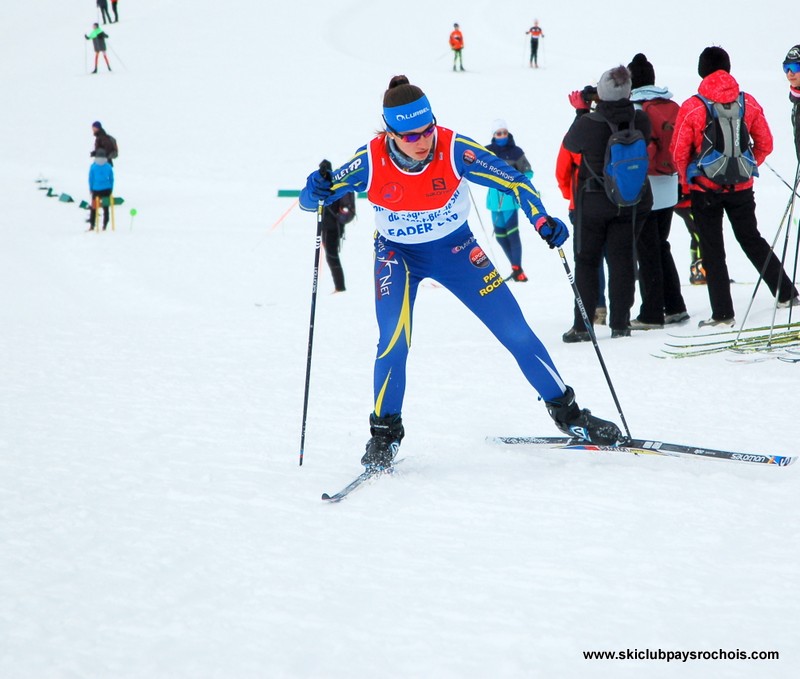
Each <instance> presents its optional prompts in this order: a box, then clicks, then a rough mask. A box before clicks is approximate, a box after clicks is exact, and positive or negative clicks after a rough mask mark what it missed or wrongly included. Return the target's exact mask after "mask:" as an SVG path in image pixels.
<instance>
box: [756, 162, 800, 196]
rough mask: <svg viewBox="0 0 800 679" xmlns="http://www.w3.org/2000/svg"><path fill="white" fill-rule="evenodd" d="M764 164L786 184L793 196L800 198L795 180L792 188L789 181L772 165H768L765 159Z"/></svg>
mask: <svg viewBox="0 0 800 679" xmlns="http://www.w3.org/2000/svg"><path fill="white" fill-rule="evenodd" d="M764 165H766V166H767V167H768V168H769V169H770V170H772V173H773V174H774V175H775V176H776V177H777V178H778V179H780V180H781V181H782V182H783V183H784V184H785V185H786V188H787V189H789V190H790V191H791V192H792V193H793V194H794V195H795V196H797V197H798V198H800V194H799V193H797V182H795V183H794V188H792V185H791V184H790V183H789V182H787V181H786V180H785V179H784V178H783V177H781V176H780V175H779V174H778V171H777V170H776V169H775V168H774V167H772V165H770V164H769V163H768V162H767V161H766V160H765V161H764Z"/></svg>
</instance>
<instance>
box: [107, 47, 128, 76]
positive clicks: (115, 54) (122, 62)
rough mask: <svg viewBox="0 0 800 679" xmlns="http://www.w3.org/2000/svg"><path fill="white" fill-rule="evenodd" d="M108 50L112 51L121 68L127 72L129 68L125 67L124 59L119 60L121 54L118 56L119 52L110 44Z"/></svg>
mask: <svg viewBox="0 0 800 679" xmlns="http://www.w3.org/2000/svg"><path fill="white" fill-rule="evenodd" d="M108 49H110V50H111V51H112V52H113V53H114V56H115V57H116V58H117V61H118V62H119V63H120V66H122V68H124V69H125V70H126V71H127V70H128V67H127V66H126V65H125V62H124V61H122V59H120V58H119V54H117V50H115V49H114V48H113V47H112V46H111V45H110V44H109V46H108Z"/></svg>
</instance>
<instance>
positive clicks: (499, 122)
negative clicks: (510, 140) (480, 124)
mask: <svg viewBox="0 0 800 679" xmlns="http://www.w3.org/2000/svg"><path fill="white" fill-rule="evenodd" d="M497 130H506V131H508V125H506V121H505V120H503V119H502V118H496V119H495V120H493V121H492V136H493V137H494V133H495V132H497Z"/></svg>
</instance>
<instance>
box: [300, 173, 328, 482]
mask: <svg viewBox="0 0 800 679" xmlns="http://www.w3.org/2000/svg"><path fill="white" fill-rule="evenodd" d="M332 170H333V167H332V166H331V163H330V161H328V160H323V161H322V162H321V163H320V164H319V172H320V174H321V175H322V176H323V177H324V178H325V179H329V178H330V176H331V171H332ZM324 209H325V201H322V200H320V201H319V204H318V205H317V237H316V240H315V241H314V278H313V283H312V285H311V319H310V321H309V323H308V354H307V357H306V386H305V392H304V394H303V426H302V429H301V430H300V466H301V467H302V466H303V455H304V453H305V446H306V418H307V416H308V390H309V386H310V384H311V349H312V347H313V346H314V316H315V314H316V310H317V281H318V280H319V251H320V248H321V246H322V211H323V210H324Z"/></svg>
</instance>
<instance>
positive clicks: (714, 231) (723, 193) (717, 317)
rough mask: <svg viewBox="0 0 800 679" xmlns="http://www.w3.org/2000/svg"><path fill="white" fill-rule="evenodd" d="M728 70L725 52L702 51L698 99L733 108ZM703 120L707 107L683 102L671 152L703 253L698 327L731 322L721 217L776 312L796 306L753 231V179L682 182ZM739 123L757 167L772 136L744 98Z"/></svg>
mask: <svg viewBox="0 0 800 679" xmlns="http://www.w3.org/2000/svg"><path fill="white" fill-rule="evenodd" d="M730 70H731V62H730V57H729V56H728V53H727V52H726V51H725V50H724V49H722V48H721V47H706V48H705V49H704V50H703V52H702V53H701V54H700V59H699V61H698V66H697V73H698V75H699V76H700V77H701V78H702V79H703V80H702V82H701V83H700V86H699V87H698V90H697V91H698V94H699V95H701V96H702V97H705V98H706V99H707V100H709V101H711V102H717V103H725V104H727V103H733V102H735V101H736V100H737V98H738V97H739V91H740V90H739V84H738V83H737V82H736V80H735V78H734V77H733V76H732V75H731V74H730ZM706 115H707V109H706V104H705V103H704V101H703V100H702V99H701V98H700V97H698V96H692V97H689V99H687V100H686V101H685V102H683V104H682V105H681V110H680V111H679V113H678V119H677V121H676V123H675V134H674V136H673V138H672V145H671V147H670V148H671V149H672V155H673V158H674V160H675V166H676V168H677V170H678V176H679V181H680V184H681V187H682V189H683V191H684V192H686V193H689V192H690V191H691V203H692V215H693V216H694V222H695V226H696V228H697V233H698V235H699V236H700V249H701V250H702V252H703V267H704V268H705V272H706V280H707V283H708V297H709V301H710V303H711V318H709V319H708V320H705V321H700V324H699V327H704V326H718V325H725V326H732V325H734V323H735V322H736V321H735V319H734V309H733V300H732V298H731V285H730V277H729V275H728V266H727V263H726V261H725V244H724V241H723V237H722V218H723V213H724V214H725V215H727V217H728V220H729V221H730V223H731V227H732V228H733V234H734V236H735V237H736V240H737V241H738V242H739V245H740V246H741V248H742V250H743V251H744V253H745V254H746V255H747V258H748V259H749V260H750V262H751V263H752V264H753V266H754V267H755V269H756V270H757V271H759V272H762V271H763V277H764V282H765V283H766V284H767V286H768V287H769V289H770V291H771V292H772V294H773V295H775V296H776V297H777V298H778V306H782V307H786V306H789V305H796V304H797V303H798V293H797V290H796V289H795V287H794V285H793V284H792V282H791V279H790V278H789V277H788V276H787V275H786V272H785V271H784V269H783V266H782V265H781V263H780V260H778V258H777V257H776V256H775V254H774V253H773V252H772V250H771V249H770V246H769V244H768V243H767V241H766V240H764V238H763V237H762V236H761V234H760V233H759V231H758V222H757V220H756V203H755V198H754V196H753V179H752V177H751V178H749V179H747V180H746V181H741V182H739V183H736V184H732V185H724V186H721V185H720V184H718V183H716V182H714V181H712V180H711V179H709V178H708V177H707V176H704V175H702V174H699V175H695V176H691V177H689V176H687V171H688V169H689V166H690V163H692V161H695V160H696V159H697V157H698V156H699V153H700V150H701V148H702V144H703V132H704V130H705V128H706ZM744 122H745V125H746V127H747V130H748V132H749V134H750V140H751V142H752V153H753V157H754V158H755V163H756V165H761V163H763V162H764V160H765V159H766V157H767V156H768V155H769V154H770V153H771V152H772V132H770V129H769V125H768V124H767V119H766V118H765V117H764V111H763V109H762V108H761V105H760V104H759V103H758V102H757V101H756V100H755V98H754V97H753V96H752V95H750V94H747V93H745V95H744ZM755 175H757V172H756V173H755V174H754V176H755Z"/></svg>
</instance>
